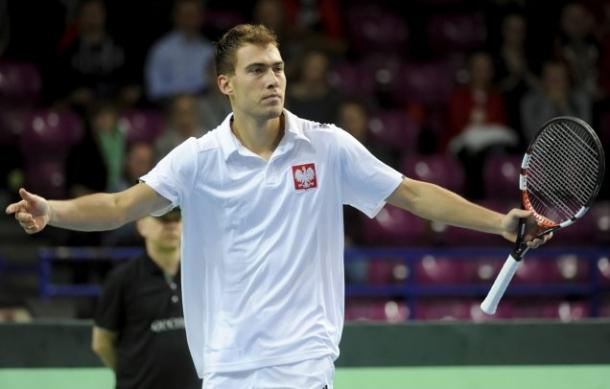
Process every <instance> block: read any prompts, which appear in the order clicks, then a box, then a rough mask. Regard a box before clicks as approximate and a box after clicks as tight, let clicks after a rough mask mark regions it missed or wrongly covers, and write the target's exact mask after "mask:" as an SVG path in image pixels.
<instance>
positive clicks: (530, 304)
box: [513, 299, 590, 321]
mask: <svg viewBox="0 0 610 389" xmlns="http://www.w3.org/2000/svg"><path fill="white" fill-rule="evenodd" d="M513 312H514V317H515V318H516V319H559V320H561V321H572V320H578V319H584V318H586V317H588V316H589V315H590V310H589V307H588V304H587V303H586V302H584V301H576V302H571V301H563V300H557V299H549V300H540V301H530V300H527V301H520V303H519V304H514V305H513Z"/></svg>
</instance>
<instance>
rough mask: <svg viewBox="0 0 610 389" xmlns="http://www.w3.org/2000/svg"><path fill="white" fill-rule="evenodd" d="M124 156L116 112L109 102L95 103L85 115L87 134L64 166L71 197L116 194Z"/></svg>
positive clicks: (123, 139) (123, 137) (121, 133)
mask: <svg viewBox="0 0 610 389" xmlns="http://www.w3.org/2000/svg"><path fill="white" fill-rule="evenodd" d="M124 156H125V135H124V134H123V132H122V131H121V130H120V129H119V126H118V112H117V110H116V107H115V106H114V105H113V104H112V103H109V102H98V103H96V104H94V105H93V106H92V108H91V109H90V113H89V115H88V121H87V131H86V132H85V136H84V137H83V139H82V140H81V142H80V143H79V144H77V145H76V146H75V147H74V148H73V150H72V151H71V153H70V155H69V156H68V162H67V164H66V166H67V171H66V182H67V187H68V191H69V193H70V195H71V196H82V195H85V194H88V193H93V192H102V191H110V192H116V191H117V190H119V188H120V183H121V177H122V175H123V174H122V173H123V161H124Z"/></svg>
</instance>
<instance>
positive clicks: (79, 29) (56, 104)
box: [0, 0, 610, 244]
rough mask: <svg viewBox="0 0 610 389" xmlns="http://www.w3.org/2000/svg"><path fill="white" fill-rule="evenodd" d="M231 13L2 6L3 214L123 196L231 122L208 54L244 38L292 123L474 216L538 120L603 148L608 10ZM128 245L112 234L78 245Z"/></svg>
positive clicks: (238, 7)
mask: <svg viewBox="0 0 610 389" xmlns="http://www.w3.org/2000/svg"><path fill="white" fill-rule="evenodd" d="M238 3H239V4H237V3H232V2H220V1H214V0H210V1H205V2H203V1H200V0H175V1H173V2H172V1H169V0H167V1H162V0H156V1H155V0H148V1H144V0H130V1H128V2H125V1H117V0H49V1H44V2H37V1H30V0H25V1H20V2H9V1H8V0H0V162H1V164H0V192H1V200H2V201H1V202H3V203H5V202H8V201H9V200H12V199H14V198H15V194H16V190H17V189H18V188H19V187H20V186H22V185H25V186H26V187H28V188H30V189H31V190H32V191H34V192H37V193H39V194H41V195H45V196H49V197H52V198H61V197H66V196H77V195H83V194H86V193H91V192H97V191H119V190H122V189H125V188H127V187H128V186H130V185H132V184H134V183H136V182H137V179H138V177H140V176H141V175H142V174H144V173H145V172H147V171H148V170H149V169H150V168H151V167H152V166H154V164H155V163H156V161H158V160H159V159H160V158H162V157H163V156H164V155H165V154H166V153H167V152H168V151H169V150H171V149H172V148H174V147H175V146H176V145H178V144H179V143H181V142H182V141H184V140H185V139H187V138H188V137H191V136H195V137H198V136H201V135H203V134H204V133H205V132H207V131H209V130H212V129H213V128H215V127H216V125H217V124H219V123H220V122H221V121H222V119H223V118H224V117H225V116H226V115H227V114H228V113H229V112H230V106H229V103H228V99H227V98H226V97H225V96H223V95H221V94H220V93H219V91H218V89H217V88H216V85H215V84H216V82H215V70H214V66H213V51H214V47H213V42H214V41H215V40H216V39H218V38H219V37H220V35H221V34H222V33H223V32H224V31H225V30H226V29H228V28H230V27H231V26H233V25H235V24H237V23H241V22H255V23H262V24H265V25H267V26H269V27H271V28H272V29H273V30H274V31H275V32H276V33H277V34H278V37H279V41H280V50H281V52H282V55H283V57H284V60H285V61H286V73H287V78H288V80H289V83H288V89H287V96H286V107H287V108H288V109H289V110H291V111H292V112H294V113H295V114H297V115H299V116H302V117H304V118H308V119H311V120H315V121H319V122H329V123H336V124H337V125H338V126H340V127H342V128H343V129H345V130H346V131H349V132H350V133H351V134H352V135H354V136H355V137H356V138H358V139H359V140H360V141H361V142H363V143H364V144H365V145H366V146H367V147H368V148H369V149H370V150H371V151H372V152H373V153H374V154H376V155H377V156H378V157H379V158H380V159H382V160H383V161H385V162H386V163H388V164H390V165H392V166H394V167H396V168H397V169H401V170H402V171H403V172H405V173H407V171H409V172H410V171H413V172H414V173H413V174H415V175H416V176H417V175H419V174H420V172H419V170H418V169H417V166H415V167H413V166H410V165H409V164H415V163H416V161H417V159H416V158H415V157H417V156H435V157H439V158H444V159H446V160H447V161H450V165H451V164H452V165H453V166H452V169H456V170H455V173H453V170H452V171H451V173H450V175H456V176H457V175H459V174H461V175H463V177H464V178H463V183H461V184H460V185H457V186H456V187H455V188H452V189H457V190H458V191H460V192H462V194H464V195H465V196H467V197H468V198H471V199H485V198H488V197H490V195H491V193H488V192H487V191H486V183H485V177H484V167H485V166H486V163H487V161H488V160H489V159H490V158H491V157H494V156H497V155H507V156H512V155H516V154H520V153H522V151H523V150H524V147H525V146H526V145H527V143H528V141H529V140H530V139H531V138H532V137H533V136H534V135H535V133H536V131H537V129H538V128H539V127H540V126H541V125H542V124H543V123H544V122H545V121H547V120H548V119H550V118H552V117H555V116H559V115H571V116H577V117H580V118H582V119H584V120H586V121H588V122H589V123H591V124H592V125H593V127H594V128H595V129H596V130H597V131H598V133H599V134H600V137H601V138H602V140H603V141H604V142H605V144H606V146H608V145H609V144H610V111H609V110H608V107H609V106H610V3H608V2H605V1H601V0H599V1H597V0H591V1H581V2H564V1H557V2H550V1H543V2H525V1H500V0H496V1H491V0H489V1H482V0H480V1H460V0H435V1H423V0H422V1H412V2H409V3H408V4H396V3H395V2H390V1H385V2H384V1H376V2H370V1H345V0H257V1H246V2H238ZM531 3H535V4H531ZM607 149H608V147H607ZM410 161H411V162H410ZM412 161H415V162H412ZM451 161H455V163H453V162H451ZM422 176H423V177H424V178H425V177H426V176H425V174H423V175H422ZM416 178H419V177H416ZM440 183H441V184H447V182H440ZM449 186H450V187H451V185H449ZM515 187H516V183H515ZM602 195H603V196H605V197H608V196H609V190H608V185H607V184H606V187H605V188H604V190H603V194H602ZM346 218H348V223H347V227H348V231H347V233H348V235H349V238H350V240H351V241H353V242H355V243H358V242H359V240H360V235H361V233H362V231H359V230H358V223H357V222H356V221H355V220H356V218H357V216H355V215H353V214H352V212H351V211H348V212H347V213H346ZM350 220H351V221H353V222H350ZM82 239H86V240H85V241H83V240H82ZM133 239H134V230H133V228H131V227H126V228H125V229H124V230H123V231H119V232H116V233H113V234H109V235H104V236H99V235H95V234H90V235H88V237H87V238H85V237H83V236H82V235H79V238H78V243H79V244H83V243H87V244H97V243H106V244H132V243H134V241H133ZM60 243H66V242H60ZM67 243H70V242H69V239H68V242H67Z"/></svg>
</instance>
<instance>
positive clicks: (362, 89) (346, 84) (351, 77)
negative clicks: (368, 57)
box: [328, 62, 375, 100]
mask: <svg viewBox="0 0 610 389" xmlns="http://www.w3.org/2000/svg"><path fill="white" fill-rule="evenodd" d="M328 81H329V83H330V84H331V85H332V86H333V87H334V88H336V89H338V90H340V91H341V92H342V93H343V94H345V95H346V96H353V97H357V98H361V99H363V100H368V99H372V98H373V96H374V95H375V75H374V74H372V73H370V72H369V70H368V69H366V68H365V67H364V66H362V65H361V64H360V63H351V62H343V63H341V64H338V65H336V66H333V68H332V69H331V70H330V72H329V80H328Z"/></svg>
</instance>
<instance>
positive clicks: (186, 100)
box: [169, 95, 199, 137]
mask: <svg viewBox="0 0 610 389" xmlns="http://www.w3.org/2000/svg"><path fill="white" fill-rule="evenodd" d="M169 119H170V123H171V128H172V129H174V130H175V131H177V132H178V133H179V134H181V135H183V136H185V137H188V136H192V135H194V134H196V133H197V131H198V129H199V116H198V113H197V101H196V100H195V98H194V97H193V96H190V95H182V96H177V97H175V98H174V100H173V101H172V103H171V110H170V118H169Z"/></svg>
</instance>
